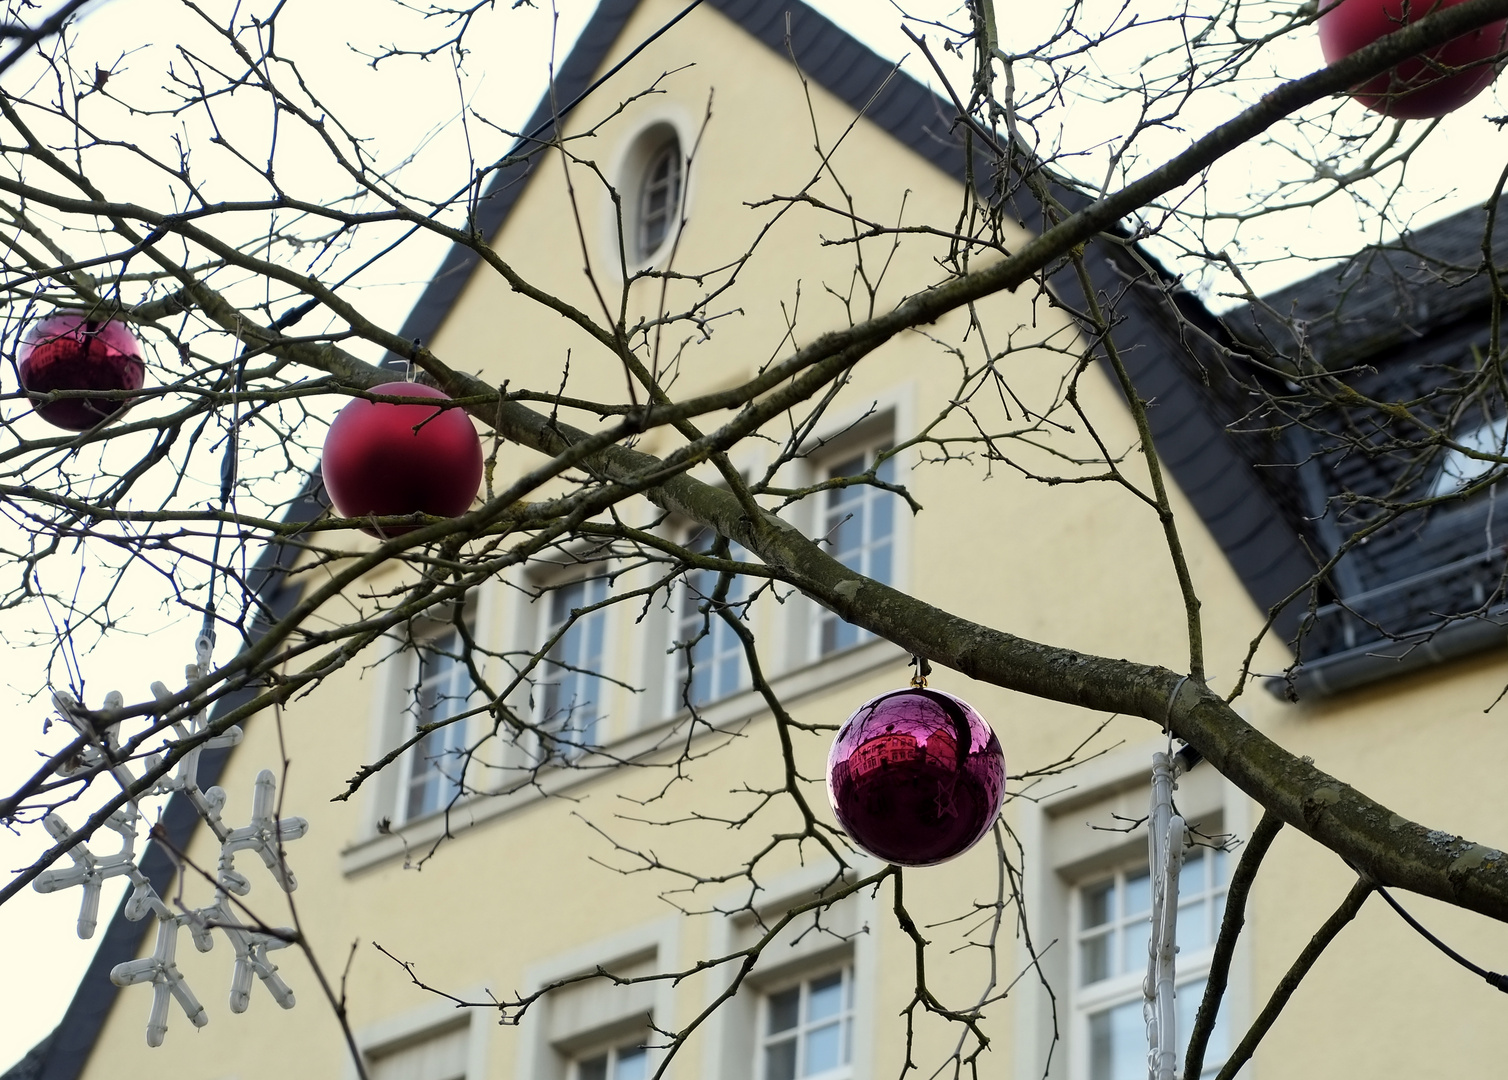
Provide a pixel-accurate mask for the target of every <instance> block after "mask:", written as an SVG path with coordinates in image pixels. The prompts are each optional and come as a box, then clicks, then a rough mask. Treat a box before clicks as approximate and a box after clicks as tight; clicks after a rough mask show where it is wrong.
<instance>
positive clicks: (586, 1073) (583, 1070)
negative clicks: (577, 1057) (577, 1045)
mask: <svg viewBox="0 0 1508 1080" xmlns="http://www.w3.org/2000/svg"><path fill="white" fill-rule="evenodd" d="M576 1080H607V1055H606V1054H602V1055H599V1056H598V1057H594V1058H590V1059H589V1060H587V1061H583V1062H581V1063H580V1064H578V1065H577V1066H576Z"/></svg>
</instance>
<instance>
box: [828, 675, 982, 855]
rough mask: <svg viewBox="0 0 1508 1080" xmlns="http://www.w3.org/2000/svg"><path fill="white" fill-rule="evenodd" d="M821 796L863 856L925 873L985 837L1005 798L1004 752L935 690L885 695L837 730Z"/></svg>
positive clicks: (964, 706) (978, 722) (964, 708)
mask: <svg viewBox="0 0 1508 1080" xmlns="http://www.w3.org/2000/svg"><path fill="white" fill-rule="evenodd" d="M827 797H828V799H829V800H830V801H831V802H832V807H833V813H834V814H836V815H837V817H838V824H840V825H842V826H843V829H844V831H846V832H847V833H848V835H849V838H850V839H851V840H853V842H854V843H855V844H857V845H858V846H859V847H861V848H863V849H864V850H865V851H867V852H869V853H870V854H871V855H874V856H875V857H876V858H880V859H884V860H885V861H886V862H892V863H898V864H899V865H901V866H931V865H932V864H934V863H940V862H943V861H944V860H946V859H951V858H953V856H955V855H960V854H962V853H963V852H965V851H967V850H968V849H969V848H971V847H973V846H974V845H975V844H976V843H978V842H979V839H980V838H981V837H982V836H984V834H985V833H987V832H989V831H990V826H991V825H993V824H994V823H995V818H996V816H997V815H998V814H999V813H1000V804H1001V802H1002V801H1003V800H1004V798H1005V754H1004V753H1002V752H1001V749H1000V740H999V739H997V738H996V737H995V733H994V732H993V731H992V730H990V725H989V724H987V723H985V721H984V718H983V717H982V716H980V715H979V714H978V713H977V712H975V711H974V709H973V708H972V707H971V706H970V705H969V704H968V703H967V702H965V701H962V700H960V699H959V698H956V697H954V696H953V695H952V694H945V693H943V692H942V691H941V690H928V689H916V688H907V689H904V690H892V691H890V693H888V694H881V695H880V696H879V697H877V698H874V699H873V700H870V701H866V702H865V703H864V704H863V705H860V706H859V710H858V712H856V713H854V714H853V715H852V716H850V717H849V718H848V722H847V723H845V724H844V725H843V727H842V728H841V729H839V731H838V736H837V738H836V739H834V740H833V747H832V750H831V752H829V754H828V755H827Z"/></svg>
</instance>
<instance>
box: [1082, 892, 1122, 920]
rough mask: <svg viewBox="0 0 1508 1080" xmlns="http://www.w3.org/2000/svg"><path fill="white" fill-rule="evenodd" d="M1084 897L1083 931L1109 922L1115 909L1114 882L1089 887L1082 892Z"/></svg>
mask: <svg viewBox="0 0 1508 1080" xmlns="http://www.w3.org/2000/svg"><path fill="white" fill-rule="evenodd" d="M1082 895H1083V897H1084V929H1085V930H1088V929H1090V928H1091V927H1095V926H1103V925H1104V924H1105V923H1107V922H1109V921H1110V919H1111V915H1112V913H1113V911H1114V908H1115V882H1114V881H1106V882H1103V883H1101V884H1099V885H1091V886H1089V887H1088V888H1087V889H1084V890H1083V891H1082Z"/></svg>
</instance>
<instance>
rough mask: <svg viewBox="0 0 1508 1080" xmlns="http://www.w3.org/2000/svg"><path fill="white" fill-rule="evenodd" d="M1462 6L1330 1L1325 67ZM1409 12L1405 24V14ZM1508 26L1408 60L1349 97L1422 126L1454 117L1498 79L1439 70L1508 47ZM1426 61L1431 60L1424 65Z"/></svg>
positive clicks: (1485, 70) (1487, 73)
mask: <svg viewBox="0 0 1508 1080" xmlns="http://www.w3.org/2000/svg"><path fill="white" fill-rule="evenodd" d="M1463 2H1464V0H1330V2H1329V3H1328V4H1325V6H1324V10H1323V12H1322V13H1321V15H1320V18H1319V38H1320V48H1321V49H1322V50H1323V51H1324V54H1325V63H1327V64H1333V63H1335V62H1336V61H1337V60H1341V59H1344V58H1345V57H1347V56H1350V55H1351V54H1352V53H1354V52H1355V51H1356V50H1357V49H1360V48H1362V47H1363V46H1365V45H1370V44H1372V42H1374V41H1376V40H1377V39H1378V38H1380V37H1384V36H1386V35H1388V34H1391V33H1392V32H1393V31H1395V30H1397V29H1399V28H1400V27H1402V26H1403V25H1404V24H1405V23H1411V22H1415V21H1417V20H1418V19H1422V18H1424V16H1425V15H1428V14H1430V13H1431V12H1434V11H1437V10H1439V9H1441V8H1449V7H1455V6H1456V5H1457V4H1460V3H1463ZM1405 10H1407V12H1408V15H1407V18H1405V16H1404V12H1405ZM1505 25H1508V22H1505V20H1502V19H1499V20H1498V21H1497V22H1495V23H1489V24H1488V25H1486V26H1483V27H1479V28H1478V29H1476V30H1473V31H1471V32H1470V33H1467V34H1462V35H1461V36H1460V37H1458V38H1452V39H1451V40H1450V41H1447V42H1446V43H1445V44H1444V45H1441V46H1440V47H1438V48H1435V49H1431V50H1430V51H1429V52H1427V53H1425V54H1424V55H1423V56H1420V57H1415V58H1413V59H1411V60H1405V61H1404V62H1403V63H1401V64H1399V65H1398V66H1397V67H1395V68H1393V69H1392V70H1391V71H1386V72H1383V73H1382V74H1381V75H1378V76H1377V77H1376V78H1373V79H1368V80H1367V81H1366V82H1364V83H1362V84H1361V85H1360V86H1355V87H1352V89H1351V91H1350V93H1351V96H1352V97H1354V98H1355V99H1356V100H1357V101H1359V102H1361V103H1362V104H1363V105H1365V106H1366V107H1367V108H1369V109H1372V110H1374V111H1376V112H1380V113H1384V114H1385V115H1387V116H1396V117H1400V118H1402V119H1405V120H1420V119H1426V118H1430V117H1436V116H1444V115H1445V114H1446V113H1448V112H1454V111H1455V110H1456V109H1459V108H1460V107H1461V106H1462V105H1465V104H1466V103H1467V102H1468V101H1470V100H1471V99H1472V98H1474V97H1476V96H1477V95H1478V94H1480V93H1481V92H1482V91H1483V90H1485V89H1487V87H1488V85H1489V84H1490V83H1491V82H1492V80H1493V79H1494V78H1495V77H1496V76H1497V71H1496V69H1495V68H1494V67H1493V65H1491V64H1482V65H1481V66H1479V67H1474V68H1470V69H1469V70H1466V71H1462V72H1459V73H1458V74H1455V75H1445V74H1443V73H1442V72H1441V70H1440V69H1441V68H1442V67H1444V68H1457V67H1463V66H1465V65H1467V64H1472V63H1477V62H1478V61H1483V60H1486V59H1487V58H1488V57H1491V56H1494V55H1496V54H1497V53H1499V52H1501V51H1502V49H1503V47H1504V29H1505ZM1426 57H1427V58H1428V59H1426Z"/></svg>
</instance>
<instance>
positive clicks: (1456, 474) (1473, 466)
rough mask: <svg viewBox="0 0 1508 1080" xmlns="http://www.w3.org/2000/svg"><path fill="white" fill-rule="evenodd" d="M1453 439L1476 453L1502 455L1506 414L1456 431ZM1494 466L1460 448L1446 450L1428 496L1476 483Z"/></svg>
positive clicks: (1506, 436)
mask: <svg viewBox="0 0 1508 1080" xmlns="http://www.w3.org/2000/svg"><path fill="white" fill-rule="evenodd" d="M1455 440H1456V442H1458V443H1460V444H1461V445H1462V446H1464V447H1466V448H1467V449H1468V450H1475V451H1476V452H1477V453H1479V454H1503V453H1504V452H1505V451H1504V442H1505V440H1508V416H1499V417H1496V418H1494V419H1491V420H1488V421H1487V422H1485V423H1483V424H1480V425H1478V426H1477V427H1475V428H1472V429H1470V430H1468V431H1464V432H1460V433H1457V434H1456V436H1455ZM1497 467H1498V465H1497V462H1495V461H1483V460H1482V459H1481V458H1474V457H1470V456H1469V455H1467V454H1463V453H1461V452H1460V451H1459V450H1447V451H1446V452H1445V455H1444V457H1443V458H1442V459H1441V462H1440V471H1439V472H1438V473H1437V474H1435V482H1434V484H1433V485H1431V487H1430V492H1429V493H1430V495H1431V497H1438V496H1440V495H1449V494H1450V493H1451V492H1453V491H1459V490H1460V489H1461V488H1464V487H1467V486H1468V485H1470V484H1473V483H1475V482H1476V481H1478V480H1480V479H1481V478H1482V477H1484V476H1486V475H1487V474H1488V473H1489V472H1491V471H1492V470H1493V469H1495V468H1497Z"/></svg>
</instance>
